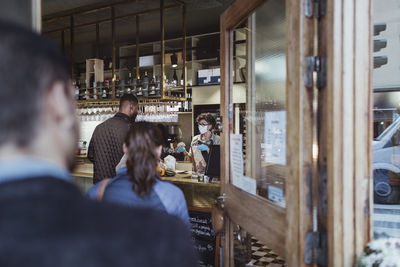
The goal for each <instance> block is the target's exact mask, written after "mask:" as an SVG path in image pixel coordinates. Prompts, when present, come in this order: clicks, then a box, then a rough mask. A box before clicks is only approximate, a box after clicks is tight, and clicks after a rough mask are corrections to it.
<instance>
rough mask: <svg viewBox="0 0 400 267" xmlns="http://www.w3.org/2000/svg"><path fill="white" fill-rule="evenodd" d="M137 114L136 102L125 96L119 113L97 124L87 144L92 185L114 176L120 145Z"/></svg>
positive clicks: (120, 153) (120, 150) (120, 155)
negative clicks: (92, 172)
mask: <svg viewBox="0 0 400 267" xmlns="http://www.w3.org/2000/svg"><path fill="white" fill-rule="evenodd" d="M137 113H138V100H137V98H136V97H135V96H134V95H131V94H125V95H123V96H122V97H121V99H120V106H119V112H118V113H117V114H115V116H114V117H112V118H110V119H108V120H106V121H105V122H103V123H101V124H99V125H98V126H97V127H96V129H95V130H94V132H93V135H92V139H91V140H90V143H89V150H88V159H89V160H90V161H91V162H93V165H94V174H93V183H97V182H99V181H101V180H103V179H105V178H112V177H114V176H115V174H116V173H115V167H116V166H117V164H118V162H119V161H120V160H121V158H122V156H123V155H124V152H123V151H122V144H123V142H124V139H125V135H126V133H127V132H128V130H129V127H130V126H131V124H132V123H133V122H134V121H135V118H136V116H137Z"/></svg>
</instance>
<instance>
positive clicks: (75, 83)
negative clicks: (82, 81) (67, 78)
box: [73, 80, 80, 100]
mask: <svg viewBox="0 0 400 267" xmlns="http://www.w3.org/2000/svg"><path fill="white" fill-rule="evenodd" d="M73 86H74V88H75V100H80V96H79V80H76V81H74V83H73Z"/></svg>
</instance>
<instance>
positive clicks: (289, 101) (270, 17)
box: [221, 0, 315, 266]
mask: <svg viewBox="0 0 400 267" xmlns="http://www.w3.org/2000/svg"><path fill="white" fill-rule="evenodd" d="M306 2H307V1H282V0H268V1H265V0H264V1H250V0H247V1H244V0H240V1H239V0H238V1H235V2H234V3H233V4H232V5H231V6H230V7H229V8H228V9H227V10H226V11H225V12H224V14H223V15H222V16H221V111H222V116H223V129H224V131H223V135H222V140H223V141H222V145H221V146H222V147H221V150H222V151H223V153H221V160H222V164H221V166H222V168H221V174H222V175H221V176H222V183H223V184H222V193H223V196H224V198H225V201H224V206H225V212H226V215H227V216H226V218H227V221H226V222H225V236H224V241H223V242H224V244H223V245H224V263H225V265H226V266H245V265H246V264H260V262H263V261H265V262H273V263H275V264H278V265H279V264H280V265H284V264H287V266H307V265H309V264H312V262H313V257H314V255H313V251H312V248H311V247H307V245H306V241H305V240H306V239H307V236H309V233H312V232H313V230H314V229H313V217H312V216H313V203H312V201H313V200H312V198H311V191H312V181H311V180H312V179H313V178H312V172H313V169H314V164H315V160H314V159H313V139H314V137H315V136H314V134H313V131H314V130H313V127H314V117H315V116H314V109H313V102H314V88H313V83H312V78H313V77H312V74H311V81H309V82H311V85H310V86H309V85H308V84H307V83H306V82H305V80H306V79H307V75H306V72H307V62H306V61H307V60H306V58H307V57H308V56H310V57H313V56H314V49H313V47H314V23H315V22H314V20H313V19H307V18H306V16H305V14H304V12H305V9H304V8H303V7H304V6H305V3H306ZM300 36H301V37H302V38H300ZM237 84H240V85H241V86H237ZM238 94H244V95H245V99H246V102H245V103H240V104H233V99H234V98H235V96H236V95H238ZM257 247H261V248H262V251H263V252H268V253H265V255H267V256H265V255H264V254H263V255H261V254H260V253H263V252H260V251H259V250H257V249H255V248H257ZM256 250H257V251H256ZM254 255H256V257H254Z"/></svg>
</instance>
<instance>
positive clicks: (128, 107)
mask: <svg viewBox="0 0 400 267" xmlns="http://www.w3.org/2000/svg"><path fill="white" fill-rule="evenodd" d="M119 112H121V113H124V114H126V115H128V116H129V117H130V118H131V120H132V122H134V121H135V119H136V116H137V114H138V100H137V98H136V97H135V96H134V95H132V94H124V95H123V96H122V97H121V99H120V101H119Z"/></svg>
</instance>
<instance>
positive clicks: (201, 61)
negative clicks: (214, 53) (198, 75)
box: [192, 57, 219, 63]
mask: <svg viewBox="0 0 400 267" xmlns="http://www.w3.org/2000/svg"><path fill="white" fill-rule="evenodd" d="M213 61H216V62H218V61H219V60H218V58H217V57H213V58H205V59H195V60H192V62H197V63H203V62H213Z"/></svg>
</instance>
